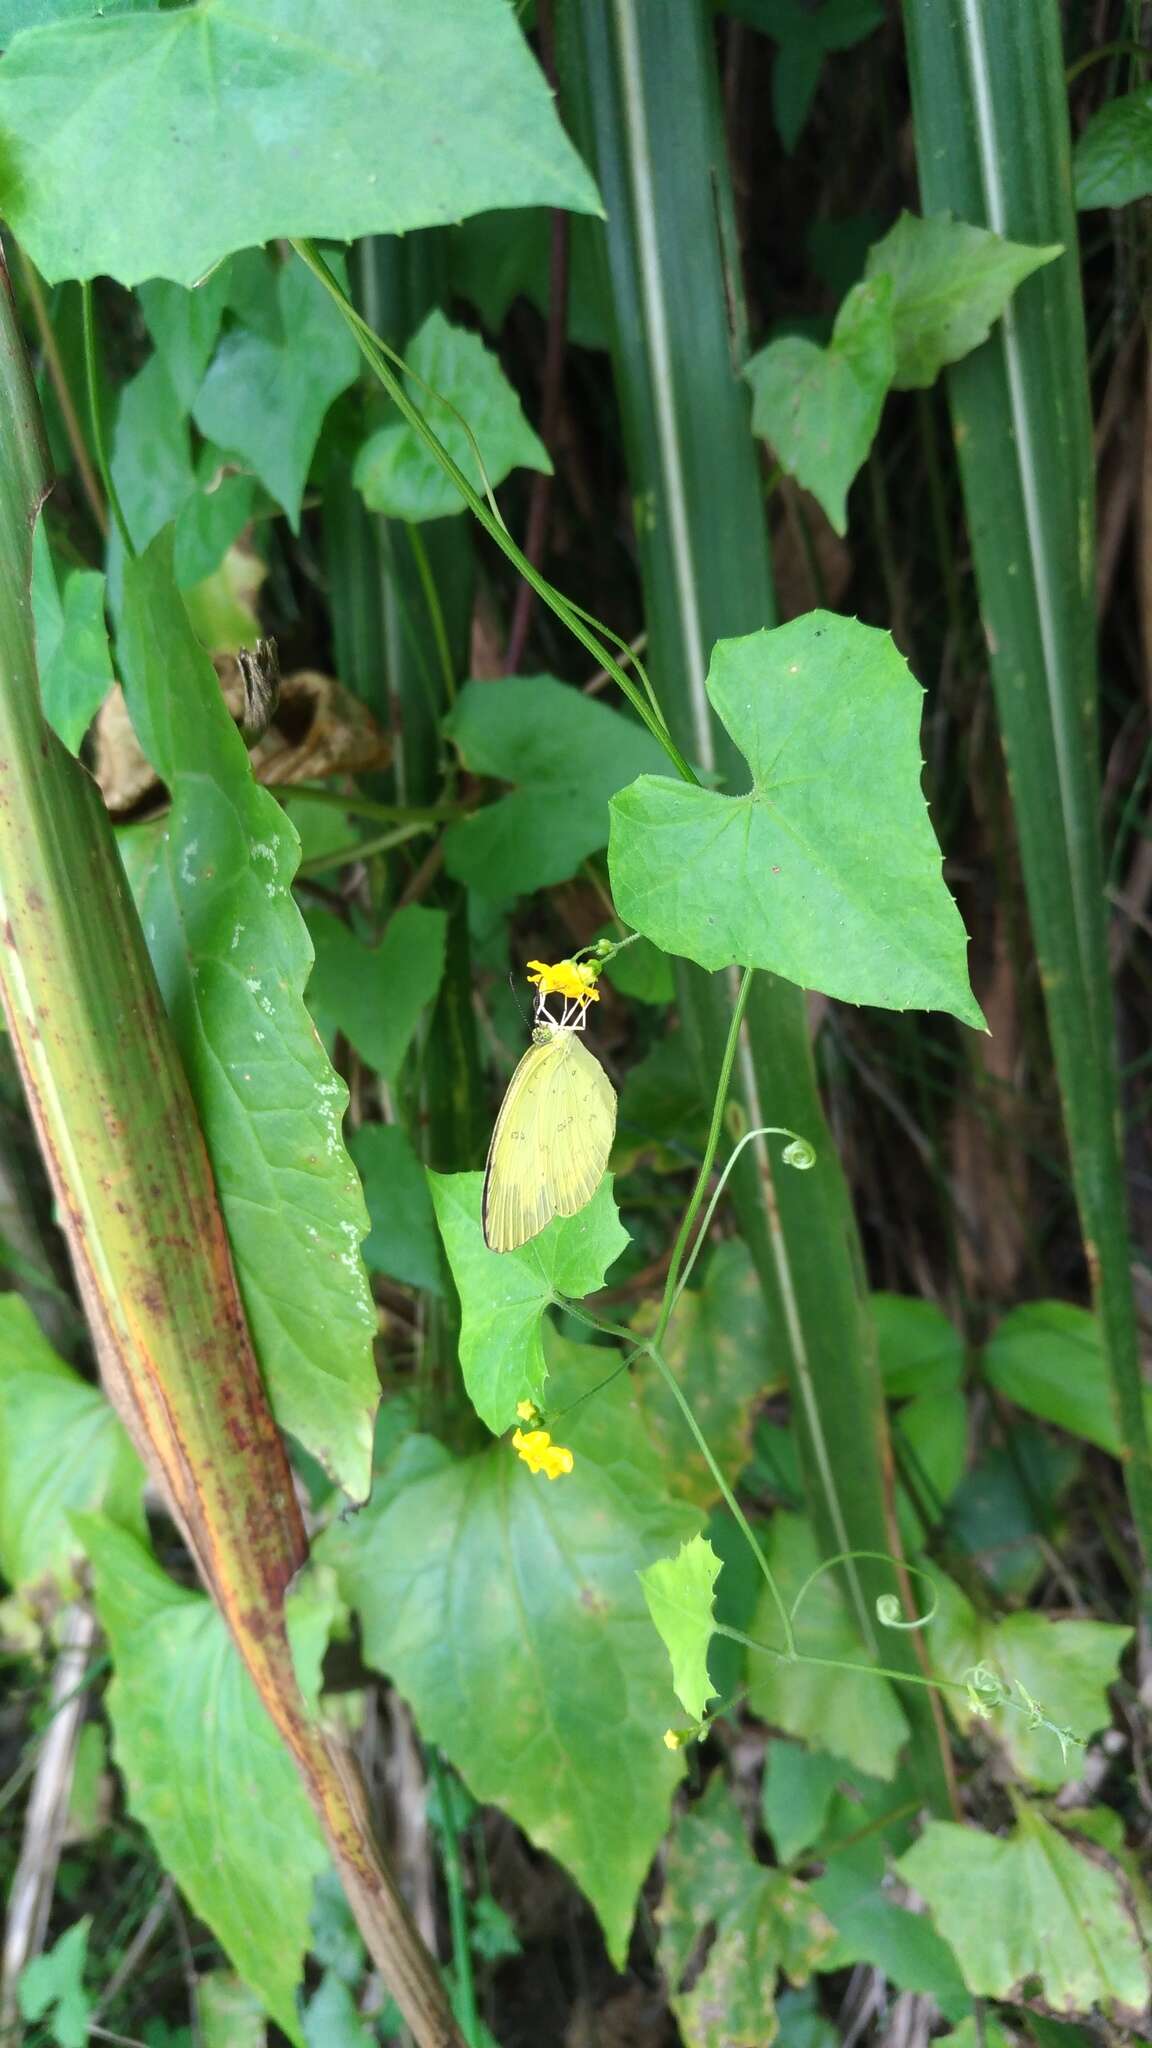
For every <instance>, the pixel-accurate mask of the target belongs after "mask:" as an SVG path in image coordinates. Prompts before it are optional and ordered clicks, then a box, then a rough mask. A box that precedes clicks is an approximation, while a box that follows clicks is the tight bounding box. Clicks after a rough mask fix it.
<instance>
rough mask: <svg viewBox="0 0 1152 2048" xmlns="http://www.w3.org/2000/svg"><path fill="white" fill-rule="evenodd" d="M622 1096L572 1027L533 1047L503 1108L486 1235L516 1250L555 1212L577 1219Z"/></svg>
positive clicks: (596, 1180) (492, 1160)
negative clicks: (619, 1096)
mask: <svg viewBox="0 0 1152 2048" xmlns="http://www.w3.org/2000/svg"><path fill="white" fill-rule="evenodd" d="M615 1128H616V1096H615V1093H614V1091H613V1088H612V1084H611V1082H610V1081H609V1079H608V1076H607V1074H606V1073H605V1072H604V1069H603V1068H602V1067H601V1065H600V1063H599V1061H598V1060H596V1059H594V1058H593V1057H592V1054H591V1053H590V1052H588V1051H587V1050H586V1048H585V1047H584V1046H583V1045H582V1044H581V1043H580V1041H579V1039H578V1038H577V1037H576V1034H575V1033H574V1032H573V1031H569V1030H563V1029H561V1028H559V1027H557V1028H555V1029H554V1030H553V1031H552V1032H551V1033H550V1034H549V1036H548V1037H547V1038H546V1039H545V1040H544V1041H543V1042H542V1043H540V1044H537V1045H533V1046H531V1047H529V1050H528V1051H527V1052H526V1053H525V1055H524V1057H523V1059H522V1060H521V1062H520V1064H519V1066H518V1067H517V1069H516V1072H515V1073H514V1074H513V1076H512V1079H511V1081H510V1082H509V1084H508V1092H507V1094H506V1095H505V1097H504V1101H503V1103H502V1104H501V1106H500V1114H499V1116H498V1117H497V1119H496V1128H495V1130H494V1131H493V1133H492V1143H491V1145H490V1147H489V1151H488V1165H487V1170H486V1172H485V1175H484V1204H483V1219H484V1238H485V1242H486V1243H487V1245H488V1246H489V1248H490V1249H491V1250H492V1251H498V1252H507V1251H516V1250H517V1249H518V1248H519V1246H520V1245H522V1244H527V1243H528V1241H529V1239H530V1238H533V1237H536V1236H537V1235H538V1234H539V1232H540V1231H541V1230H543V1229H544V1228H545V1226H546V1225H547V1224H549V1223H550V1222H551V1221H552V1218H553V1216H575V1215H576V1213H577V1212H578V1210H580V1209H582V1208H584V1206H585V1204H586V1203H588V1202H590V1201H591V1199H592V1197H593V1195H594V1194H595V1192H596V1189H597V1187H598V1186H599V1184H600V1180H601V1177H602V1175H603V1173H604V1169H605V1167H606V1165H607V1163H608V1154H609V1152H610V1150H611V1148H612V1138H613V1135H614V1132H615Z"/></svg>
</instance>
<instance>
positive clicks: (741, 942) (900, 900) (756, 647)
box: [609, 612, 983, 1026]
mask: <svg viewBox="0 0 1152 2048" xmlns="http://www.w3.org/2000/svg"><path fill="white" fill-rule="evenodd" d="M708 695H709V698H710V699H711V702H712V704H713V706H714V707H715V709H716V711H717V712H718V713H719V715H720V717H721V718H722V719H723V721H724V724H725V726H726V727H727V729H728V731H729V732H730V733H731V735H732V738H733V739H734V740H735V741H736V743H737V744H738V745H739V746H740V747H741V748H742V750H743V751H744V753H745V754H746V756H747V759H748V763H749V767H750V769H751V773H752V788H751V790H750V791H749V792H748V794H747V795H746V796H739V797H733V796H721V795H719V794H718V793H716V792H715V791H713V790H707V789H699V788H694V787H692V786H690V785H689V784H686V783H675V782H672V781H670V780H668V779H666V778H658V777H656V776H651V775H646V776H642V777H641V779H640V780H639V782H636V783H633V784H632V786H631V788H630V789H626V790H624V791H622V792H621V794H620V795H619V796H616V797H614V798H613V801H612V807H611V808H612V834H611V840H610V844H609V865H610V868H611V872H612V885H613V890H614V893H615V898H616V906H617V909H618V910H619V912H620V915H621V916H622V917H623V918H625V919H626V921H627V922H628V923H629V924H631V925H635V926H636V927H637V928H638V929H639V930H640V931H642V932H644V933H645V934H646V935H647V937H648V938H650V939H652V940H653V941H654V943H655V944H656V945H658V946H660V947H662V949H663V950H664V951H665V952H667V953H681V954H684V955H686V956H687V958H688V959H690V960H696V961H698V962H699V964H700V965H701V966H702V967H707V968H710V969H714V968H717V967H725V966H728V965H729V964H730V963H732V962H739V963H741V964H742V965H744V966H753V967H764V968H768V969H769V970H770V971H771V972H773V973H775V974H782V975H785V976H786V977H787V978H788V980H790V981H794V982H798V983H799V984H800V985H801V986H802V987H804V988H818V989H823V990H824V991H825V992H826V993H828V994H829V995H837V996H840V997H842V998H843V999H844V1000H845V1001H847V1002H855V1003H876V1004H879V1005H881V1006H883V1007H884V1008H887V1009H908V1008H920V1009H942V1010H949V1011H951V1012H952V1014H953V1015H954V1016H957V1017H959V1018H961V1019H962V1021H963V1022H965V1023H967V1024H972V1025H976V1026H979V1025H981V1024H982V1023H983V1018H982V1016H981V1013H980V1010H979V1009H978V1007H977V1005H976V1003H975V1001H974V1000H973V997H972V994H971V991H970V989H969V986H968V974H967V968H966V965H965V959H966V951H967V942H966V939H965V936H964V928H963V926H962V924H961V922H960V918H959V915H958V913H957V910H956V906H955V904H954V903H953V901H952V898H951V897H950V896H949V894H948V891H947V889H946V888H945V886H944V883H943V880H942V878H941V874H940V853H939V849H938V847H937V845H936V840H935V837H934V834H933V832H932V827H931V824H930V822H929V818H928V813H927V810H926V807H925V805H924V801H923V798H922V797H921V795H920V792H919V774H920V753H919V740H918V732H919V720H920V703H921V693H920V690H919V687H918V685H917V684H916V683H915V681H914V680H913V678H912V676H911V675H910V674H909V671H908V668H907V665H906V663H905V662H904V660H903V659H902V657H901V656H900V654H899V653H898V652H897V650H896V648H895V647H894V646H893V644H892V641H891V639H890V638H889V636H888V635H887V634H886V633H880V632H877V631H876V630H875V628H873V627H870V626H862V625H860V624H859V623H858V621H856V620H855V619H838V618H835V617H834V616H833V615H832V614H831V613H828V612H810V613H808V614H807V616H806V617H804V618H802V619H796V620H794V621H793V622H792V624H791V625H787V626H779V627H777V628H776V629H775V631H772V632H760V633H749V634H746V635H745V636H744V637H743V638H742V639H739V640H723V641H721V642H719V644H718V645H717V647H716V648H715V649H714V651H713V656H712V664H711V667H710V669H709V671H708ZM863 759H867V761H868V763H869V776H868V780H867V783H866V784H862V783H861V781H860V778H859V775H858V773H857V770H858V766H859V763H860V761H861V760H863ZM849 790H851V792H852V795H851V797H849V796H848V791H849Z"/></svg>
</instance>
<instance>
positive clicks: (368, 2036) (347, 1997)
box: [304, 1970, 378, 2048]
mask: <svg viewBox="0 0 1152 2048" xmlns="http://www.w3.org/2000/svg"><path fill="white" fill-rule="evenodd" d="M304 2039H305V2041H306V2042H307V2044H308V2048H375V2043H376V2041H377V2039H378V2036H377V2035H376V2034H375V2033H374V2032H371V2031H370V2030H369V2026H368V2022H367V2021H366V2020H363V2019H361V2017H360V2012H359V2008H358V2006H357V2004H356V2000H355V1997H354V1996H353V1994H352V1992H351V1991H350V1990H349V1988H348V1986H347V1984H343V1983H341V1981H340V1979H339V1977H335V1976H333V1974H332V1972H331V1970H329V1971H327V1972H326V1973H325V1976H324V1978H323V1980H322V1982H321V1983H320V1985H319V1988H318V1989H317V1990H316V1991H314V1992H313V1994H312V1997H311V1998H310V1999H309V2001H308V2005H307V2008H306V2010H305V2013H304Z"/></svg>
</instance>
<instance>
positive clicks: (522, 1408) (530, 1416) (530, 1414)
mask: <svg viewBox="0 0 1152 2048" xmlns="http://www.w3.org/2000/svg"><path fill="white" fill-rule="evenodd" d="M516 1413H517V1415H518V1416H519V1417H520V1420H521V1422H530V1423H531V1424H532V1426H533V1428H534V1429H535V1428H538V1427H539V1425H540V1423H541V1421H542V1420H543V1418H542V1416H541V1414H540V1410H539V1409H538V1407H537V1406H536V1403H535V1401H517V1403H516Z"/></svg>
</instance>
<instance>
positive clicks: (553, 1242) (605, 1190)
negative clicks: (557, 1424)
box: [428, 1171, 629, 1436]
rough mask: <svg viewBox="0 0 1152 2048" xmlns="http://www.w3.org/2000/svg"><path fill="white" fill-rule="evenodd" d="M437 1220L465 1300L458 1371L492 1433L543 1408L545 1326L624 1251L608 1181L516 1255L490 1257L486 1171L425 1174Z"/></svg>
mask: <svg viewBox="0 0 1152 2048" xmlns="http://www.w3.org/2000/svg"><path fill="white" fill-rule="evenodd" d="M428 1184H429V1186H430V1188H431V1190H432V1202H433V1206H434V1208H435V1210H436V1221H437V1224H438V1225H439V1229H440V1235H441V1237H442V1238H443V1240H444V1249H445V1251H446V1252H447V1254H448V1263H449V1265H450V1266H451V1268H452V1278H453V1279H454V1280H455V1282H456V1289H457V1292H458V1294H459V1296H460V1311H461V1327H460V1370H461V1372H462V1373H463V1375H464V1385H465V1387H466V1388H467V1390H468V1398H469V1400H470V1401H471V1403H472V1406H473V1407H474V1408H475V1410H476V1413H477V1414H478V1416H479V1417H480V1420H481V1422H484V1423H486V1424H487V1426H488V1428H489V1429H490V1430H491V1431H492V1432H493V1434H494V1435H497V1436H498V1435H500V1434H501V1433H502V1432H503V1431H504V1430H506V1429H510V1428H511V1427H512V1425H513V1423H514V1422H515V1420H516V1404H517V1402H518V1401H525V1400H527V1401H532V1402H535V1403H536V1405H537V1406H538V1407H543V1406H544V1405H545V1399H544V1384H545V1381H546V1379H547V1377H548V1366H547V1363H546V1360H545V1355H544V1345H543V1337H542V1329H541V1325H542V1318H543V1315H544V1311H545V1309H546V1308H548V1306H549V1305H550V1304H551V1303H552V1302H553V1301H555V1300H556V1298H557V1296H558V1295H567V1296H569V1297H570V1298H571V1299H572V1300H574V1301H579V1300H581V1299H582V1298H583V1296H584V1295H586V1294H591V1293H592V1292H593V1291H594V1290H595V1289H596V1288H597V1287H602V1286H603V1284H604V1276H605V1274H606V1273H607V1271H608V1268H609V1266H610V1265H611V1264H612V1262H613V1260H614V1259H617V1258H619V1256H620V1253H621V1252H622V1251H623V1250H624V1247H625V1245H627V1244H628V1242H629V1238H628V1233H627V1231H626V1230H625V1229H624V1228H623V1226H622V1224H621V1222H620V1218H619V1214H618V1212H617V1208H616V1204H615V1201H614V1200H613V1197H612V1179H611V1176H610V1175H607V1174H606V1175H605V1177H604V1179H603V1180H602V1181H601V1183H600V1186H599V1188H598V1190H597V1192H596V1194H595V1195H594V1196H593V1198H592V1200H591V1202H590V1203H589V1204H588V1207H587V1208H586V1209H582V1210H581V1211H580V1213H579V1215H578V1216H568V1217H561V1216H557V1217H556V1218H554V1220H553V1221H552V1222H551V1223H550V1224H549V1225H548V1227H547V1229H546V1230H542V1231H541V1232H540V1235H539V1237H534V1238H533V1239H532V1241H531V1243H530V1244H526V1245H524V1246H523V1247H522V1249H521V1250H520V1251H517V1252H492V1251H489V1249H488V1246H487V1245H486V1244H485V1242H484V1230H483V1225H482V1223H481V1220H480V1204H481V1196H482V1194H483V1189H484V1176H483V1174H482V1173H432V1172H431V1171H430V1172H429V1174H428Z"/></svg>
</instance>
